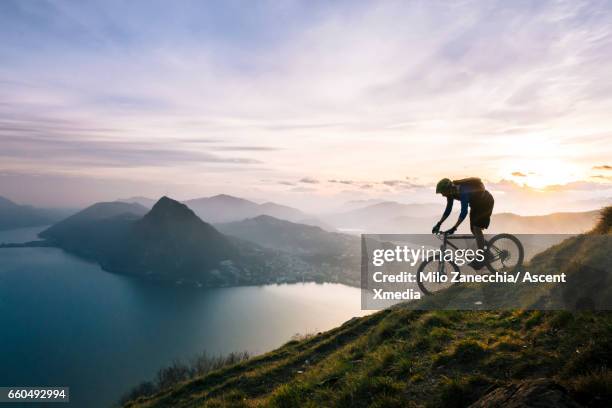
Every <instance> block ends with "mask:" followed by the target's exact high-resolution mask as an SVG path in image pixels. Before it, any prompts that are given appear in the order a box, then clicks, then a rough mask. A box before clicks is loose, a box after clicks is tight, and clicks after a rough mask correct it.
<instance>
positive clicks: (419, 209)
mask: <svg viewBox="0 0 612 408" xmlns="http://www.w3.org/2000/svg"><path fill="white" fill-rule="evenodd" d="M443 210H444V209H443V208H440V205H438V204H402V203H398V202H395V201H384V202H381V203H376V204H372V205H367V206H365V207H359V208H357V209H354V210H350V211H345V212H341V213H335V214H330V215H328V216H326V217H325V221H326V222H328V223H329V224H331V225H333V226H334V227H336V228H338V229H339V230H341V231H342V230H358V231H370V232H372V233H378V232H383V231H387V230H388V229H389V228H391V227H393V225H394V221H393V220H394V219H396V218H398V217H405V216H407V217H413V218H431V217H434V216H435V215H436V214H442V212H443ZM430 230H431V228H430Z"/></svg>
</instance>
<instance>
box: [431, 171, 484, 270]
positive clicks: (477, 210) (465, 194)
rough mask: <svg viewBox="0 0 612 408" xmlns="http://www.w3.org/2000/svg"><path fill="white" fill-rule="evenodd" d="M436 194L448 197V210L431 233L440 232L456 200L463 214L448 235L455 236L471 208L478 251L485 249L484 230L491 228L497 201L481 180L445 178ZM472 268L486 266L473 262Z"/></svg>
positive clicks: (437, 187) (474, 178) (471, 218)
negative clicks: (490, 224) (492, 215)
mask: <svg viewBox="0 0 612 408" xmlns="http://www.w3.org/2000/svg"><path fill="white" fill-rule="evenodd" d="M436 194H442V195H443V196H444V197H446V209H445V210H444V214H443V215H442V218H441V219H440V221H439V222H438V223H437V224H436V225H434V227H433V229H432V230H431V232H432V233H433V234H436V233H438V232H440V226H441V225H442V223H443V222H444V220H446V219H447V218H448V216H449V215H450V213H451V211H452V209H453V202H454V200H458V201H460V202H461V212H460V213H459V219H457V222H456V223H455V225H454V226H453V227H452V228H451V229H449V230H447V231H445V233H447V234H453V233H455V231H457V228H459V225H460V224H461V223H462V222H463V220H464V219H465V217H466V216H467V214H468V207H469V208H470V229H471V230H472V234H474V237H475V238H476V243H477V245H478V249H484V246H485V239H484V235H483V233H482V230H484V229H487V228H488V227H489V223H490V222H491V214H492V213H493V204H494V203H495V200H494V199H493V196H492V195H491V193H489V192H488V191H487V190H486V189H485V186H484V184H483V182H482V180H480V179H479V178H476V177H470V178H465V179H461V180H450V179H447V178H444V179H442V180H440V181H439V182H438V185H437V186H436ZM471 266H472V267H474V268H475V269H480V268H482V266H484V264H483V263H482V262H476V261H475V262H473V263H471Z"/></svg>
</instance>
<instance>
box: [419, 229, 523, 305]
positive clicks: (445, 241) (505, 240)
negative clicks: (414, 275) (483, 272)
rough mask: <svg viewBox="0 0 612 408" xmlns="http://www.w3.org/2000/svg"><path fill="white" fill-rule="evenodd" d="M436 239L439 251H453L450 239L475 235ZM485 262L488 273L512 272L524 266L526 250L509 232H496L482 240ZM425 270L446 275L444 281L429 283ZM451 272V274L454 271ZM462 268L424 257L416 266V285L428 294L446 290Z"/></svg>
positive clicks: (449, 262) (468, 237)
mask: <svg viewBox="0 0 612 408" xmlns="http://www.w3.org/2000/svg"><path fill="white" fill-rule="evenodd" d="M435 236H436V238H438V239H440V240H441V241H442V244H441V245H440V252H441V254H444V253H445V251H446V249H448V248H451V249H452V250H453V251H454V250H457V249H459V247H458V246H457V245H455V244H454V243H453V242H452V241H453V240H460V239H464V240H475V239H476V237H474V235H450V234H447V233H438V234H435ZM485 248H486V252H485V261H484V266H486V268H487V269H488V270H489V271H490V272H491V273H497V272H508V273H512V272H515V271H516V270H518V269H519V268H520V267H521V266H522V265H523V260H524V257H525V250H524V249H523V244H521V241H519V239H518V238H517V237H515V236H514V235H512V234H498V235H495V236H493V237H492V238H491V239H490V240H488V241H486V242H485ZM428 272H437V273H438V274H439V276H447V281H446V282H429V281H426V280H425V279H423V278H424V276H425V274H427V273H428ZM453 272H454V273H453ZM460 274H461V271H460V269H459V266H458V265H457V264H456V263H455V262H454V261H443V260H440V259H436V258H429V259H426V260H424V261H423V262H422V263H421V264H420V265H419V269H418V279H417V281H418V284H419V288H420V289H421V292H422V293H423V294H425V295H430V294H432V293H433V292H436V291H438V290H442V289H446V288H448V287H450V286H452V285H453V282H452V280H453V279H452V277H453V276H454V277H459V276H460Z"/></svg>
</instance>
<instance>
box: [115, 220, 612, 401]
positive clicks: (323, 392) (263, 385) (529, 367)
mask: <svg viewBox="0 0 612 408" xmlns="http://www.w3.org/2000/svg"><path fill="white" fill-rule="evenodd" d="M605 217H607V218H605V219H606V220H608V221H610V220H612V211H607V212H606V213H605ZM599 230H602V231H605V233H606V234H609V233H610V226H609V225H608V226H601V225H600V226H598V228H597V229H596V231H599ZM583 238H584V237H577V238H576V239H574V240H568V241H565V242H563V243H562V244H559V245H557V246H556V247H554V248H552V249H551V250H548V251H546V252H545V253H544V254H542V255H539V256H538V257H537V258H536V261H535V263H534V265H536V266H538V265H539V266H538V267H539V268H565V269H564V270H566V271H567V272H568V273H574V272H579V271H580V269H572V268H576V266H575V265H577V264H579V262H577V261H580V260H581V259H586V258H589V259H590V260H592V261H593V260H596V261H597V262H600V263H599V265H605V266H606V267H608V268H609V265H610V264H612V259H610V257H611V256H612V255H610V254H612V250H610V249H611V248H612V240H610V239H609V238H610V235H606V236H603V238H605V239H603V240H597V241H596V242H593V241H589V240H584V239H583ZM587 272H588V270H587ZM607 273H608V275H610V273H609V271H607ZM605 278H606V279H609V276H608V277H605ZM602 282H603V283H602V285H601V289H602V290H600V291H599V292H597V293H596V294H595V295H596V296H599V298H597V297H596V298H595V300H597V301H601V300H606V299H608V298H607V296H609V291H610V285H607V283H606V282H604V281H602ZM606 285H607V286H606ZM452 289H453V288H451V289H450V290H448V291H447V292H448V296H450V295H452ZM574 289H575V290H578V289H581V290H582V289H584V290H585V291H587V292H586V293H592V288H589V287H587V286H585V287H583V288H574ZM574 289H572V290H574ZM589 291H591V292H589ZM462 293H464V294H466V296H468V297H469V296H471V294H470V293H469V292H467V291H464V292H462ZM578 294H580V293H578ZM520 295H521V296H525V298H526V299H534V301H538V302H542V301H541V293H537V292H535V291H532V292H526V291H525V292H521V293H520ZM573 295H575V294H572V296H573ZM444 296H446V295H445V294H442V296H438V295H436V296H433V297H431V298H429V299H426V300H424V301H426V302H430V304H433V305H435V304H436V302H441V304H444V299H443V297H444ZM541 304H544V303H541ZM409 306H410V305H406V306H398V307H394V308H391V309H387V310H383V311H380V312H378V313H375V314H372V315H369V316H366V317H362V318H355V319H351V320H349V321H348V322H346V323H345V324H343V325H342V326H340V327H338V328H335V329H333V330H330V331H328V332H324V333H320V334H317V335H315V336H306V337H305V338H296V339H294V340H292V341H290V342H288V343H287V344H285V345H284V346H282V347H280V348H278V349H277V350H274V351H272V352H270V353H267V354H264V355H261V356H258V357H255V358H251V359H249V360H247V361H243V362H240V363H238V364H235V365H232V366H229V367H223V368H220V369H218V370H216V371H214V372H211V373H209V374H207V375H204V376H201V377H199V378H196V379H191V380H187V381H184V382H182V383H180V384H176V385H174V386H172V387H170V388H168V389H165V390H162V391H160V392H158V393H157V394H155V395H153V396H152V397H146V398H145V397H142V398H140V399H136V400H134V401H131V402H129V403H127V404H126V406H128V407H142V408H144V407H307V408H308V407H465V406H468V405H469V404H471V403H473V402H475V401H476V400H478V399H479V398H480V397H482V396H484V395H485V394H486V393H487V392H489V391H490V390H492V389H493V388H495V387H497V386H501V385H504V384H509V383H511V382H514V381H517V380H524V379H535V378H542V377H545V378H552V379H554V380H556V381H557V382H558V383H560V384H562V385H564V386H565V387H566V388H567V389H568V390H569V392H570V394H571V396H572V397H574V398H575V399H576V400H577V401H578V402H580V403H582V404H584V405H585V406H594V407H607V406H609V402H610V400H612V395H611V390H612V370H611V369H610V367H612V312H592V311H579V312H575V313H570V312H564V311H533V310H500V311H430V312H424V311H419V310H412V309H411V308H410V307H409Z"/></svg>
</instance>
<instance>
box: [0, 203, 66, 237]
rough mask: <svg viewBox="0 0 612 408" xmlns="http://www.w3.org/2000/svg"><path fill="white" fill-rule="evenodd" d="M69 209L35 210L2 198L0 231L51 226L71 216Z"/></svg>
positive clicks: (0, 204)
mask: <svg viewBox="0 0 612 408" xmlns="http://www.w3.org/2000/svg"><path fill="white" fill-rule="evenodd" d="M71 212H72V211H71V210H68V209H48V208H35V207H31V206H29V205H19V204H16V203H14V202H12V201H11V200H9V199H7V198H4V197H0V230H7V229H14V228H25V227H36V226H39V225H49V224H52V223H54V222H57V221H59V220H60V219H62V218H64V217H66V216H67V215H69V214H70V213H71Z"/></svg>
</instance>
